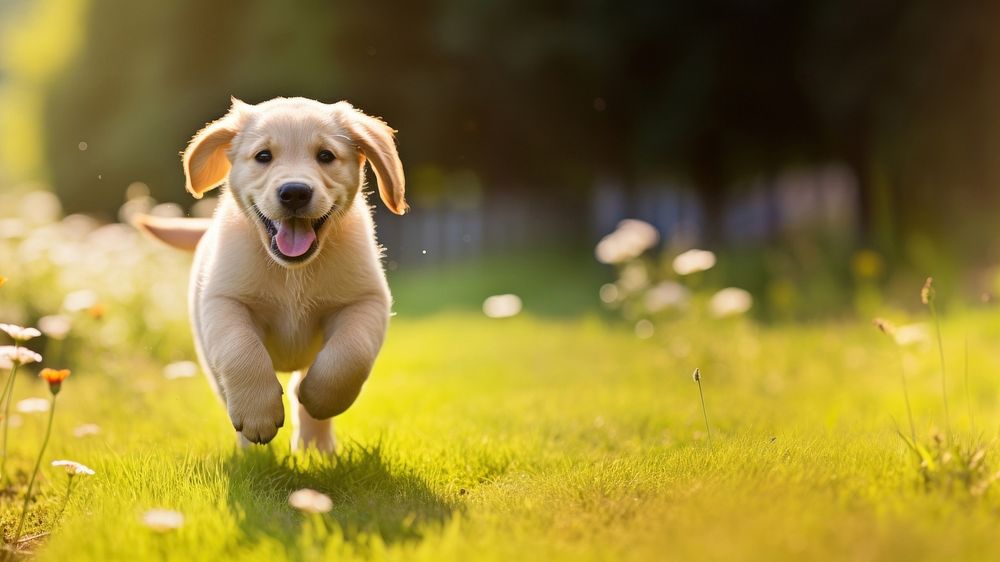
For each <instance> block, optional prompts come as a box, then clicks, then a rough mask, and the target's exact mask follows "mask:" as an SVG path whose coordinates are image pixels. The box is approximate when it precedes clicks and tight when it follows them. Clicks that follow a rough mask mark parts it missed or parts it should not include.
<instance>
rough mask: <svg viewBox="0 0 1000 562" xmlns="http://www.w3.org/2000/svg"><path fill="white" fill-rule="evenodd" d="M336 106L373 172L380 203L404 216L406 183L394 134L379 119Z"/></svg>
mask: <svg viewBox="0 0 1000 562" xmlns="http://www.w3.org/2000/svg"><path fill="white" fill-rule="evenodd" d="M336 106H338V107H340V108H342V109H344V110H345V111H344V112H343V122H344V127H345V128H346V129H347V132H348V134H349V135H350V136H351V138H352V139H353V140H354V142H355V143H356V144H357V145H358V149H359V150H360V151H361V154H363V155H364V156H365V158H367V159H368V162H369V163H371V166H372V170H374V171H375V179H376V180H377V181H378V192H379V195H381V196H382V202H383V203H385V206H386V207H389V210H390V211H392V212H394V213H396V214H397V215H402V214H404V213H406V211H407V209H409V205H407V204H406V199H405V193H406V180H405V178H404V177H403V163H402V162H400V161H399V153H398V152H396V141H395V140H394V138H393V134H394V133H395V132H396V131H394V130H393V129H392V127H390V126H389V125H386V124H385V122H384V121H382V120H381V119H378V118H376V117H370V116H368V115H365V114H364V113H362V112H361V111H359V110H357V109H354V108H353V107H351V105H350V104H349V103H347V102H343V101H342V102H339V103H337V104H336Z"/></svg>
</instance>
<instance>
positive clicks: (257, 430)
mask: <svg viewBox="0 0 1000 562" xmlns="http://www.w3.org/2000/svg"><path fill="white" fill-rule="evenodd" d="M255 390H256V392H255V391H254V389H249V390H244V391H242V392H241V393H238V394H233V393H230V394H229V396H228V402H229V419H230V420H232V422H233V427H235V428H236V431H239V432H240V433H241V434H243V437H244V438H246V440H247V441H250V442H252V443H260V444H262V445H263V444H264V443H268V442H269V441H271V439H274V436H275V435H277V434H278V428H279V427H281V426H283V425H285V406H284V404H283V403H282V402H281V385H280V384H278V381H277V380H275V381H274V384H273V385H268V386H267V388H258V389H255Z"/></svg>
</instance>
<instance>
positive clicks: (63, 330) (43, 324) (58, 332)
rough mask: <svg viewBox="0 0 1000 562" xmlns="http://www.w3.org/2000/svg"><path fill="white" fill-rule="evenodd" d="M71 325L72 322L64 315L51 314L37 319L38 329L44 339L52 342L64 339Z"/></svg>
mask: <svg viewBox="0 0 1000 562" xmlns="http://www.w3.org/2000/svg"><path fill="white" fill-rule="evenodd" d="M71 325H72V320H71V319H70V317H69V316H66V315H65V314H51V315H49V316H42V317H41V318H39V319H38V329H39V330H41V331H42V333H43V334H45V336H46V337H49V338H52V339H54V340H63V339H66V336H67V335H68V334H69V329H70V326H71Z"/></svg>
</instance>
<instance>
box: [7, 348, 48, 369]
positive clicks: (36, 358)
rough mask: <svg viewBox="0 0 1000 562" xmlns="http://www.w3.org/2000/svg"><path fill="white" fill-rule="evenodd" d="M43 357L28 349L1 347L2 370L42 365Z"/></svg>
mask: <svg viewBox="0 0 1000 562" xmlns="http://www.w3.org/2000/svg"><path fill="white" fill-rule="evenodd" d="M41 361H42V356H41V355H39V354H37V353H35V352H34V351H31V350H30V349H28V348H26V347H21V346H14V345H3V346H0V368H3V369H10V368H11V367H13V366H14V365H28V364H30V363H40V362H41Z"/></svg>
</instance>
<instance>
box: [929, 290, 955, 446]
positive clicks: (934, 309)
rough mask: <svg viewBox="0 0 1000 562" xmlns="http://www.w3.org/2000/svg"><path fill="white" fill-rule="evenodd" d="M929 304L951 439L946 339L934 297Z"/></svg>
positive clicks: (945, 424)
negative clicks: (946, 373) (945, 359)
mask: <svg viewBox="0 0 1000 562" xmlns="http://www.w3.org/2000/svg"><path fill="white" fill-rule="evenodd" d="M927 305H928V306H929V307H930V309H931V316H932V317H933V318H934V327H935V329H936V330H937V341H938V355H939V356H940V358H941V396H942V398H943V399H944V428H945V431H946V432H947V434H948V439H951V416H950V415H949V414H948V381H947V378H946V375H945V367H944V341H943V340H942V338H941V320H940V319H939V318H938V315H937V307H935V306H934V299H930V301H929V302H928V303H927Z"/></svg>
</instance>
